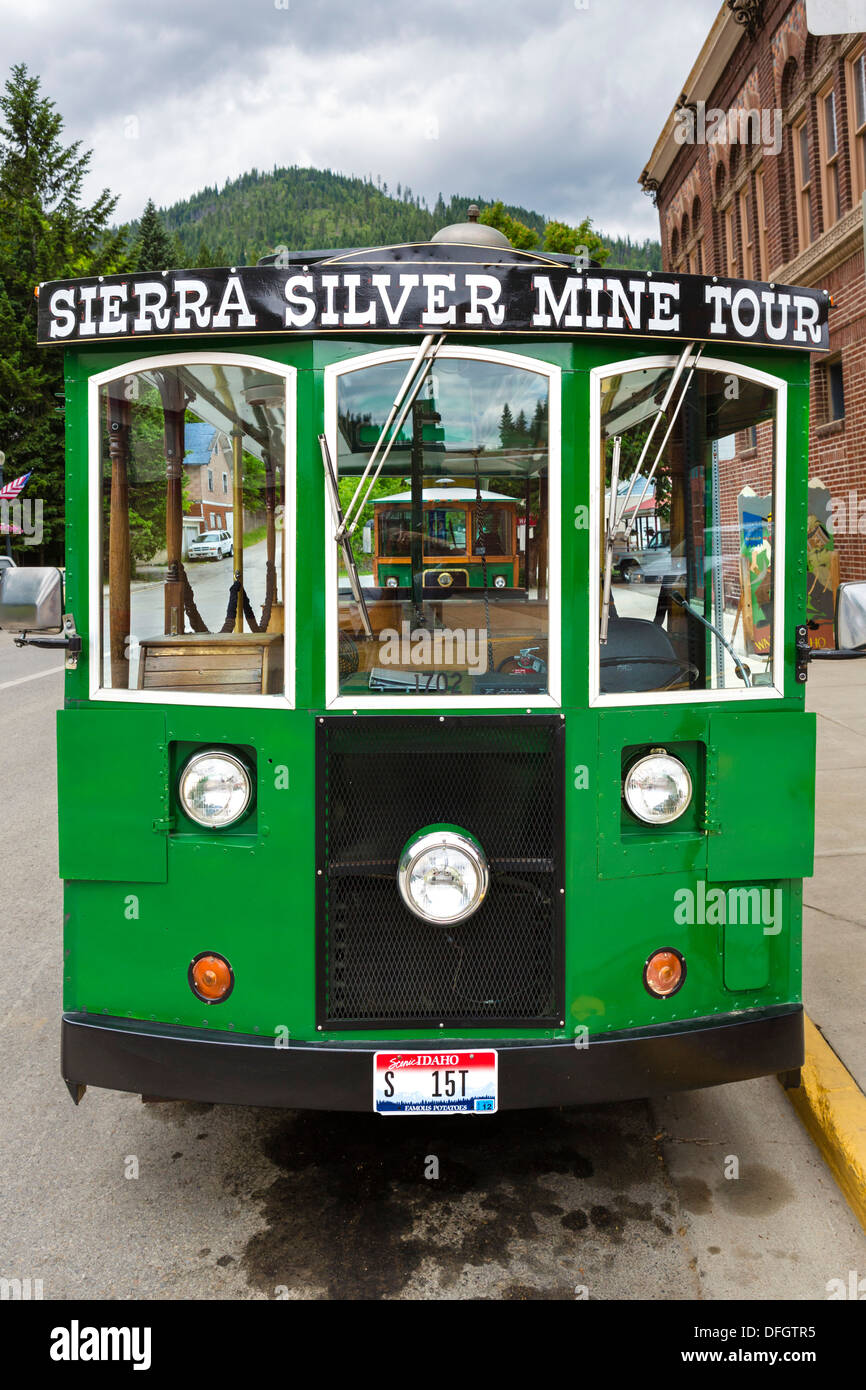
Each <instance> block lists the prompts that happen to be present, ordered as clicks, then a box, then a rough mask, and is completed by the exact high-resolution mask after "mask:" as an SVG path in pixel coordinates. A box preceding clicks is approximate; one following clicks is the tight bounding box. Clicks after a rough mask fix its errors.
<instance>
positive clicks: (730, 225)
mask: <svg viewBox="0 0 866 1390" xmlns="http://www.w3.org/2000/svg"><path fill="white" fill-rule="evenodd" d="M736 216H737V214H736V209H735V207H734V204H733V203H731V205H730V207H729V208H728V209H727V210H726V212H725V260H726V266H725V269H726V272H727V274H728V275H729V276H731V277H732V278H733V279H736V277H737V276H738V275H739V273H740V272H739V264H738V261H737V228H736Z"/></svg>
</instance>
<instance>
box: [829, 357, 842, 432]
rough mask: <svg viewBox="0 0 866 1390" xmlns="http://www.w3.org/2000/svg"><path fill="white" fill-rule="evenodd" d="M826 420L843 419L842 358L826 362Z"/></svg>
mask: <svg viewBox="0 0 866 1390" xmlns="http://www.w3.org/2000/svg"><path fill="white" fill-rule="evenodd" d="M824 372H825V380H826V386H827V420H828V422H829V421H830V420H844V419H845V383H844V380H843V377H842V358H841V357H837V358H836V359H835V361H833V362H828V363H826V365H825V367H824Z"/></svg>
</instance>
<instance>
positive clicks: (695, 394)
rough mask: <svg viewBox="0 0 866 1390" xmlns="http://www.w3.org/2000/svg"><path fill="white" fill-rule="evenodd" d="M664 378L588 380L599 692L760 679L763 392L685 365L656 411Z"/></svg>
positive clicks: (772, 416)
mask: <svg viewBox="0 0 866 1390" xmlns="http://www.w3.org/2000/svg"><path fill="white" fill-rule="evenodd" d="M673 371H674V367H673V365H670V366H664V367H654V368H641V369H640V370H637V371H631V372H627V373H623V374H622V375H619V376H616V375H611V376H608V377H606V378H604V379H603V380H602V382H601V401H602V408H601V424H602V440H601V449H602V458H603V460H604V498H605V505H604V517H603V520H602V541H601V563H600V571H601V578H600V593H601V599H600V603H599V610H600V611H599V633H598V639H597V640H598V652H599V688H600V691H601V693H602V694H619V693H625V692H635V693H638V692H642V691H661V690H677V691H696V690H729V689H737V690H743V689H745V688H747V687H748V686H752V687H758V686H761V685H765V686H769V685H772V684H773V672H772V652H773V635H774V607H775V585H776V580H777V576H778V575H779V573H780V558H779V556H778V555H777V548H778V538H777V525H776V513H775V458H776V410H777V392H776V389H775V388H774V387H772V386H769V385H765V384H763V383H760V382H757V381H753V380H751V379H748V378H746V377H744V376H738V375H734V374H732V373H727V372H724V373H723V372H719V371H711V370H704V369H703V368H701V367H700V366H698V368H697V370H695V371H694V372H693V373H692V374H690V368H689V367H688V366H687V369H686V370H685V371H684V372H683V374H682V376H681V378H680V380H679V382H678V383H677V385H676V386H675V387H674V390H673V392H672V393H671V395H670V400H669V401H667V404H666V406H665V408H664V409H663V410H661V407H662V406H663V405H665V397H666V393H667V392H668V388H669V387H670V385H671V380H672V375H673ZM660 410H661V413H660ZM656 417H658V423H657V424H656V425H655V427H654V424H653V422H654V420H656ZM617 440H618V441H619V444H618V447H616V441H617ZM615 452H616V454H617V455H618V465H619V477H618V482H617V487H616V492H615V496H616V509H615V515H614V517H613V519H612V517H611V493H612V491H613V488H612V472H613V470H614V454H615ZM654 465H655V473H654V475H653V476H652V477H650V475H651V474H652V470H653V466H654ZM624 543H625V544H624ZM608 550H609V552H610V554H609V555H607V554H606V552H607V551H608ZM614 556H615V558H614ZM606 561H607V563H608V564H609V567H610V572H611V585H610V602H609V604H608V605H605V603H604V578H603V575H604V567H605V563H606ZM605 608H607V615H606V619H607V632H606V633H605Z"/></svg>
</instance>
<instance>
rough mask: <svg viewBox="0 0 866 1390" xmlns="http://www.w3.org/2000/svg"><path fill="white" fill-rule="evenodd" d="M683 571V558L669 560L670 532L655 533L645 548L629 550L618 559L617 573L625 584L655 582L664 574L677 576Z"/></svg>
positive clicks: (677, 557)
mask: <svg viewBox="0 0 866 1390" xmlns="http://www.w3.org/2000/svg"><path fill="white" fill-rule="evenodd" d="M684 570H685V558H684V557H683V556H674V557H673V561H672V559H671V533H670V531H657V532H656V534H655V535H654V536H650V538H649V540H648V542H647V544H646V545H645V546H641V547H640V548H639V549H637V550H629V551H627V552H626V554H624V555H622V556H621V557H620V559H619V572H620V574H621V575H622V577H623V579H624V580H626V582H627V583H634V582H635V581H640V580H650V581H652V580H654V579H655V580H657V579H660V578H662V577H663V576H664V575H665V574H678V573H682V572H684Z"/></svg>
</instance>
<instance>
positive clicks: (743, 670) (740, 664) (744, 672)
mask: <svg viewBox="0 0 866 1390" xmlns="http://www.w3.org/2000/svg"><path fill="white" fill-rule="evenodd" d="M670 595H671V598H672V599H673V601H674V603H675V604H677V605H678V607H680V608H682V609H683V611H684V612H685V613H688V614H689V616H690V617H692V618H697V620H698V622H699V623H703V625H704V627H705V628H708V629H709V631H710V632H712V633H714V634H715V636H716V637H718V639H719V641H720V642H721V644H722V646H723V647H724V649H725V651H726V652H727V653H728V655H729V656H730V658H731V660H732V661H733V663H734V670H735V671H736V673H737V675H738V676H739V678H740V680H741V681H743V682H744V684H745V686H746V689H747V690H751V688H752V672H751V669H750V668H749V667H748V666H747V665H746V663H745V661H741V660H740V658H739V657H738V656H737V653H736V652H735V651H734V649H733V647H732V646H731V644H730V642H729V641H728V640H727V638H726V637H725V635H724V633H722V632H719V629H718V628H717V627H716V625H715V623H711V622H710V620H709V618H705V617H704V615H703V613H698V612H697V610H696V609H694V608H692V605H691V604H690V603H689V602H688V600H687V599H685V598H684V597H683V595H682V594H680V593H677V591H676V589H671V591H670Z"/></svg>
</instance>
